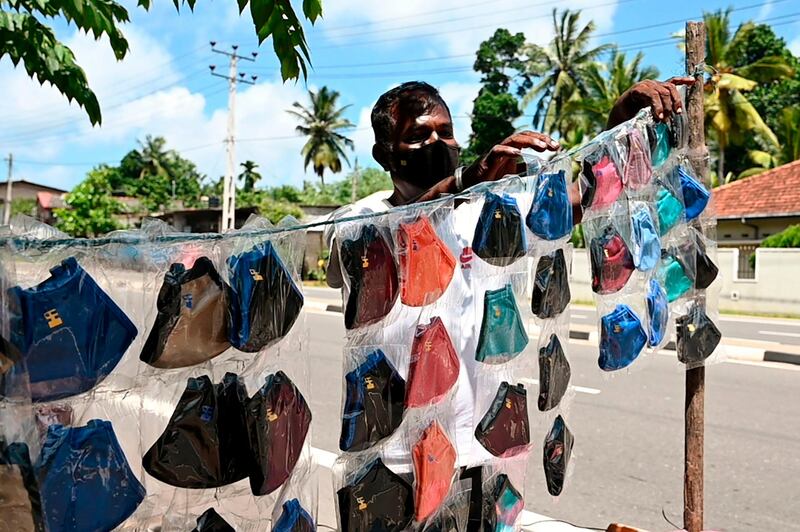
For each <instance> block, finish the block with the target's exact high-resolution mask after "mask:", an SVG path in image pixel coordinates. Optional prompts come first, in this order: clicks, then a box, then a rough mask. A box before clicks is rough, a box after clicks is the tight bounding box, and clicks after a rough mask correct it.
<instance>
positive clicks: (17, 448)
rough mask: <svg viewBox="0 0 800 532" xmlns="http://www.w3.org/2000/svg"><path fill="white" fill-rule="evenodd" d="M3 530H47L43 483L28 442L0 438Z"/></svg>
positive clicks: (0, 513) (30, 531) (41, 531)
mask: <svg viewBox="0 0 800 532" xmlns="http://www.w3.org/2000/svg"><path fill="white" fill-rule="evenodd" d="M0 515H2V516H3V522H2V523H0V530H3V531H8V532H12V531H14V532H16V531H19V532H45V521H44V516H43V513H42V500H41V496H40V494H39V484H38V482H37V480H36V474H35V472H34V469H33V464H32V463H31V457H30V453H29V450H28V446H27V444H25V443H21V442H15V443H11V444H9V445H6V444H5V443H4V442H3V441H2V440H0Z"/></svg>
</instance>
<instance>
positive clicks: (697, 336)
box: [675, 303, 722, 364]
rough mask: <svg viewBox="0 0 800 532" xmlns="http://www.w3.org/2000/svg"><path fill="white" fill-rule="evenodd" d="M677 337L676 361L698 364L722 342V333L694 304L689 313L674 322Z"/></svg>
mask: <svg viewBox="0 0 800 532" xmlns="http://www.w3.org/2000/svg"><path fill="white" fill-rule="evenodd" d="M675 332H676V335H677V337H678V342H677V344H678V345H677V348H678V349H677V350H678V360H680V361H681V362H683V363H684V364H698V363H700V362H703V361H704V360H705V359H707V358H708V357H710V356H711V353H713V352H714V349H716V348H717V345H719V342H720V340H722V333H721V332H720V330H719V329H718V328H717V326H716V325H714V322H713V321H711V318H709V317H708V316H707V315H706V313H705V312H704V311H703V309H702V308H700V306H699V305H697V304H696V303H695V304H693V305H692V307H691V308H690V309H689V312H688V313H687V314H686V315H684V316H680V317H679V318H678V319H676V320H675Z"/></svg>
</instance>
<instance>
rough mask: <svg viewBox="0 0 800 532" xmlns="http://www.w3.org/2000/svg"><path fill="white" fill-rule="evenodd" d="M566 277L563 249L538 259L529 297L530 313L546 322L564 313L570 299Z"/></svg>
mask: <svg viewBox="0 0 800 532" xmlns="http://www.w3.org/2000/svg"><path fill="white" fill-rule="evenodd" d="M568 277H569V275H568V270H567V261H566V259H565V258H564V250H563V249H557V250H555V251H554V252H553V253H550V254H548V255H543V256H542V258H540V259H539V263H538V264H537V265H536V278H535V279H534V285H533V296H532V297H531V311H532V312H533V313H534V314H535V315H537V316H538V317H540V318H541V319H543V320H546V319H550V318H555V317H556V316H558V315H559V314H561V313H562V312H564V309H565V308H567V305H569V300H570V298H571V297H572V295H571V293H570V290H569V279H568Z"/></svg>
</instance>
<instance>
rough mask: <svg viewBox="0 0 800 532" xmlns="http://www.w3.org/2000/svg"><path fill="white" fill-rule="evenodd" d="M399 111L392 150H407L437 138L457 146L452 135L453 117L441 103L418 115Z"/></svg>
mask: <svg viewBox="0 0 800 532" xmlns="http://www.w3.org/2000/svg"><path fill="white" fill-rule="evenodd" d="M399 113H400V115H399V116H398V117H397V121H396V125H395V130H394V136H393V138H392V150H393V151H394V152H400V153H403V152H408V151H410V150H413V149H417V148H421V147H422V146H425V145H427V144H430V143H433V142H436V141H437V140H442V141H444V142H445V143H446V144H449V145H451V146H454V147H458V142H456V139H455V137H453V119H452V118H451V117H450V113H449V112H448V110H447V109H446V108H445V107H444V106H443V105H441V104H437V105H436V106H434V107H433V108H431V109H429V110H426V111H423V114H421V115H418V116H409V115H408V114H403V112H402V110H401V111H399Z"/></svg>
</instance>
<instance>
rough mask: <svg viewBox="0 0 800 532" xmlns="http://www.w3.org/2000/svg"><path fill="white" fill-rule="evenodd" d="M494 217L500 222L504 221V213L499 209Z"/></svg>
mask: <svg viewBox="0 0 800 532" xmlns="http://www.w3.org/2000/svg"><path fill="white" fill-rule="evenodd" d="M494 217H495V219H497V220H500V219H502V218H503V213H501V212H500V209H498V210H496V211H494Z"/></svg>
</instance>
